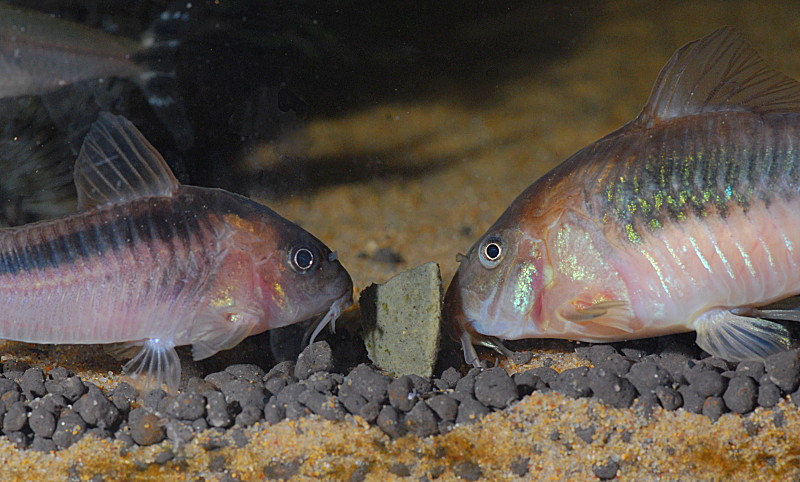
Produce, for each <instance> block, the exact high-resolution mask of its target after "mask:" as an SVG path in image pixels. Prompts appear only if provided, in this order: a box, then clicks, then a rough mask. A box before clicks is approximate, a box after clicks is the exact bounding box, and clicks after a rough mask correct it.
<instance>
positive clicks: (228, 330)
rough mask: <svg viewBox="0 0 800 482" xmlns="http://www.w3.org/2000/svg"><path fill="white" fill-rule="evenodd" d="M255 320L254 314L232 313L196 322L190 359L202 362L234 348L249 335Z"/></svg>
mask: <svg viewBox="0 0 800 482" xmlns="http://www.w3.org/2000/svg"><path fill="white" fill-rule="evenodd" d="M257 320H258V315H256V314H248V313H233V312H231V313H219V314H218V316H209V317H207V318H206V319H200V320H198V321H197V325H196V330H195V331H193V332H192V339H193V340H194V342H193V343H192V358H194V359H195V360H203V359H206V358H208V357H210V356H212V355H214V354H216V353H217V352H219V351H222V350H228V349H231V348H233V347H235V346H236V345H238V344H239V343H240V342H241V341H242V340H244V339H245V338H247V337H248V336H249V335H250V333H251V332H252V331H253V328H254V326H255V324H256V322H257Z"/></svg>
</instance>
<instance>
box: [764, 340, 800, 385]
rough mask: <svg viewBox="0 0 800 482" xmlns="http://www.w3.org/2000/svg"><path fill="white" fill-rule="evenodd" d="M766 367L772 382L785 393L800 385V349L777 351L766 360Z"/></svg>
mask: <svg viewBox="0 0 800 482" xmlns="http://www.w3.org/2000/svg"><path fill="white" fill-rule="evenodd" d="M764 368H765V369H766V372H767V375H769V379H770V381H771V382H772V383H774V384H775V385H777V386H778V387H779V388H780V389H781V390H783V391H784V392H785V393H791V392H794V391H795V390H797V387H798V386H800V350H789V351H784V352H780V353H776V354H774V355H772V356H769V357H767V359H766V360H764Z"/></svg>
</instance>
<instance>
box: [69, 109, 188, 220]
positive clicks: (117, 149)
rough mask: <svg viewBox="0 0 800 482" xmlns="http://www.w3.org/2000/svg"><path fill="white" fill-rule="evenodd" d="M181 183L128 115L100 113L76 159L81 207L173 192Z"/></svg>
mask: <svg viewBox="0 0 800 482" xmlns="http://www.w3.org/2000/svg"><path fill="white" fill-rule="evenodd" d="M179 187H180V184H179V183H178V180H177V179H176V178H175V176H174V175H173V174H172V171H171V170H170V168H169V166H167V163H166V161H164V158H163V157H161V154H159V153H158V151H157V150H156V148H155V147H153V146H152V144H150V143H149V142H148V141H147V139H145V138H144V136H143V135H142V133H141V132H139V130H138V129H137V128H136V127H135V126H134V125H133V124H132V123H131V122H130V121H129V120H128V119H126V118H124V117H122V116H117V115H113V114H109V113H107V112H101V113H100V116H99V117H98V119H97V121H95V123H94V124H92V128H91V130H90V131H89V134H87V136H86V139H85V140H84V141H83V147H81V152H80V154H79V155H78V159H77V160H76V161H75V188H76V189H77V191H78V207H79V208H81V209H87V208H92V207H96V206H103V205H110V204H119V203H123V202H126V201H130V200H133V199H138V198H143V197H149V196H172V195H173V194H174V193H175V191H176V190H177V189H178V188H179Z"/></svg>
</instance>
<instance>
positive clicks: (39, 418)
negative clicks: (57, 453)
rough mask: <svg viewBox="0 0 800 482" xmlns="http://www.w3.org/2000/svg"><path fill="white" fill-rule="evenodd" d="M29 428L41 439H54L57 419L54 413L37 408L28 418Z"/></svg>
mask: <svg viewBox="0 0 800 482" xmlns="http://www.w3.org/2000/svg"><path fill="white" fill-rule="evenodd" d="M28 426H29V427H30V428H31V430H32V431H33V433H34V434H36V435H37V436H39V437H52V436H53V432H55V430H56V417H55V415H53V412H49V411H47V410H44V409H42V408H35V409H33V410H32V411H31V414H30V417H29V418H28Z"/></svg>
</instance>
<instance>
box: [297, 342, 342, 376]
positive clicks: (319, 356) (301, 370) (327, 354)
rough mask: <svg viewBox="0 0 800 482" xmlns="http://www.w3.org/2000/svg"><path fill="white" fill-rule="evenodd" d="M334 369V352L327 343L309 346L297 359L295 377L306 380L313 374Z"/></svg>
mask: <svg viewBox="0 0 800 482" xmlns="http://www.w3.org/2000/svg"><path fill="white" fill-rule="evenodd" d="M332 368H333V351H332V350H331V347H330V345H328V342H326V341H318V342H316V343H314V344H312V345H309V346H307V347H306V348H305V350H303V352H302V353H300V355H299V356H298V357H297V364H296V365H295V367H294V376H295V377H297V378H298V379H299V380H305V379H306V378H308V377H309V375H311V374H312V373H315V372H321V371H330V370H331V369H332Z"/></svg>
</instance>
